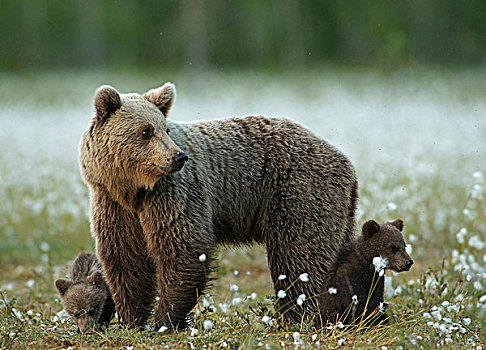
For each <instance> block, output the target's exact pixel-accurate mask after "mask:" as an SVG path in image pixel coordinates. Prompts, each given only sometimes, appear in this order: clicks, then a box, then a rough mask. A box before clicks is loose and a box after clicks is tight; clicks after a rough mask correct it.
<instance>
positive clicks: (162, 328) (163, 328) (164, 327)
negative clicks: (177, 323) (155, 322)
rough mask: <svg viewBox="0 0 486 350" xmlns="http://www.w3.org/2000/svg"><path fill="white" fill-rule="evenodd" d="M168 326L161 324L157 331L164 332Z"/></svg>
mask: <svg viewBox="0 0 486 350" xmlns="http://www.w3.org/2000/svg"><path fill="white" fill-rule="evenodd" d="M168 329H169V328H167V327H166V326H162V327H160V328H159V330H158V331H157V332H159V333H164V332H165V331H166V330H168Z"/></svg>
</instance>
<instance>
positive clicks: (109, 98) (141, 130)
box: [80, 83, 188, 198]
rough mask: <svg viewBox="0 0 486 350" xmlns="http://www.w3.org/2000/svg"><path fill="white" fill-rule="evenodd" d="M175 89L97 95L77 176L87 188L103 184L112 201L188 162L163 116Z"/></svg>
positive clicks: (112, 91)
mask: <svg viewBox="0 0 486 350" xmlns="http://www.w3.org/2000/svg"><path fill="white" fill-rule="evenodd" d="M175 96H176V91H175V86H174V85H173V84H171V83H165V84H164V85H163V86H161V87H159V88H156V89H153V90H150V91H148V92H147V93H145V94H143V95H139V94H135V93H131V94H119V93H118V91H116V90H115V89H114V88H113V87H111V86H101V87H100V88H98V90H97V91H96V93H95V97H94V107H95V115H94V117H93V118H92V120H91V124H90V126H89V128H88V130H86V132H85V133H84V134H83V137H82V140H81V145H80V163H81V172H82V175H83V177H84V179H85V181H86V182H87V183H88V184H90V185H100V186H104V187H105V188H106V189H107V190H108V191H109V192H110V193H112V194H113V195H114V196H115V198H116V197H119V196H122V197H123V196H124V195H126V194H123V193H119V192H126V191H128V192H132V193H133V192H134V191H135V192H136V191H137V190H138V189H140V188H145V189H151V188H152V187H153V186H154V184H155V183H156V182H157V181H158V180H159V179H160V178H161V177H163V176H166V175H169V174H172V173H174V172H176V171H179V170H181V168H182V167H183V165H184V163H185V162H186V161H187V160H188V156H187V154H185V153H184V152H183V151H182V150H181V149H180V148H179V147H178V146H177V145H176V144H175V143H174V141H172V139H171V138H170V136H169V135H170V129H169V127H168V124H167V120H166V118H167V115H168V113H169V110H170V108H171V107H172V105H173V104H174V100H175Z"/></svg>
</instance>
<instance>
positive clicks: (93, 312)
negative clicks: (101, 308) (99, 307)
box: [88, 307, 96, 316]
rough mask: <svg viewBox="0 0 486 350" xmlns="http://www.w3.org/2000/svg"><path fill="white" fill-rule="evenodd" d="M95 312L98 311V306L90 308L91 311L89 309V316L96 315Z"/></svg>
mask: <svg viewBox="0 0 486 350" xmlns="http://www.w3.org/2000/svg"><path fill="white" fill-rule="evenodd" d="M95 313H96V308H94V307H92V308H91V309H89V311H88V315H89V316H94V315H95Z"/></svg>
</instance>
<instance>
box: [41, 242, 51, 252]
mask: <svg viewBox="0 0 486 350" xmlns="http://www.w3.org/2000/svg"><path fill="white" fill-rule="evenodd" d="M40 249H41V250H42V251H43V252H44V253H47V252H48V251H49V250H50V249H51V246H50V245H49V243H47V242H42V243H41V244H40Z"/></svg>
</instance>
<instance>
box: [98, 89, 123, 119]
mask: <svg viewBox="0 0 486 350" xmlns="http://www.w3.org/2000/svg"><path fill="white" fill-rule="evenodd" d="M121 105H122V103H121V98H120V94H119V93H118V91H116V90H115V88H113V87H111V86H108V85H103V86H100V87H99V88H98V90H96V92H95V97H94V106H95V110H96V122H97V123H99V122H103V121H105V120H106V119H107V118H108V117H109V116H110V114H111V113H114V112H116V111H117V110H118V109H119V108H120V107H121Z"/></svg>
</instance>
